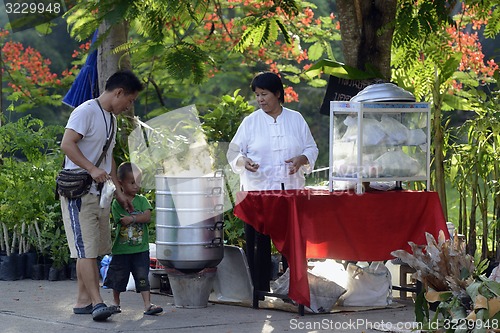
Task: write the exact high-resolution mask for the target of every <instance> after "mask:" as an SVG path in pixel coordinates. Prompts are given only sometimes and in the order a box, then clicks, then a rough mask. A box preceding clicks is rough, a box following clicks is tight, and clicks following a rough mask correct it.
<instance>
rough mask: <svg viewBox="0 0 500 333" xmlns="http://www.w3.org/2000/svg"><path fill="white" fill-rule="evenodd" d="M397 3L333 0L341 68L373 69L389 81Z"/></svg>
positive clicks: (392, 0) (387, 0)
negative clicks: (335, 8) (342, 55)
mask: <svg viewBox="0 0 500 333" xmlns="http://www.w3.org/2000/svg"><path fill="white" fill-rule="evenodd" d="M396 5H397V0H373V1H366V0H337V8H338V13H339V15H338V18H339V21H340V34H341V37H342V45H343V54H344V61H345V64H346V65H348V66H351V67H355V68H358V69H361V70H365V69H366V68H367V65H368V66H373V67H374V68H375V69H377V70H378V71H379V72H380V73H381V74H382V75H383V77H384V78H385V79H387V80H390V78H391V46H392V35H393V32H394V28H393V25H392V24H393V22H394V20H395V18H396V9H397V7H396Z"/></svg>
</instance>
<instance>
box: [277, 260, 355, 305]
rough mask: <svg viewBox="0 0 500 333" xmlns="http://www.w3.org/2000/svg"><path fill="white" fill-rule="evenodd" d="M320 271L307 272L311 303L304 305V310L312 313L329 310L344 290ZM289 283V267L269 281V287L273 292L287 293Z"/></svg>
mask: <svg viewBox="0 0 500 333" xmlns="http://www.w3.org/2000/svg"><path fill="white" fill-rule="evenodd" d="M321 273H322V272H320V271H319V270H317V271H316V273H313V272H311V271H308V272H307V280H308V282H309V292H310V294H309V296H310V300H311V304H310V307H306V310H308V311H310V312H314V313H325V312H330V311H331V310H332V309H333V307H334V306H335V304H337V301H338V299H339V297H340V296H341V295H342V294H343V293H345V292H346V290H345V289H344V287H342V286H340V285H338V284H337V283H336V282H335V281H333V280H330V279H328V278H326V277H324V276H321ZM289 285H290V269H287V270H286V271H285V273H283V275H282V276H280V277H279V278H278V279H277V280H276V281H274V282H271V289H272V291H273V293H275V294H280V295H287V294H288V290H289Z"/></svg>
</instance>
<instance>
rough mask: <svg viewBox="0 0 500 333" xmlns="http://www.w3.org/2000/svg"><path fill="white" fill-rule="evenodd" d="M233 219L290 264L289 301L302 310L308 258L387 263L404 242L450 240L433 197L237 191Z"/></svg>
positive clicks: (404, 193)
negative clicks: (253, 231) (265, 240)
mask: <svg viewBox="0 0 500 333" xmlns="http://www.w3.org/2000/svg"><path fill="white" fill-rule="evenodd" d="M234 214H235V215H236V216H237V217H239V218H241V219H242V220H243V221H245V222H246V223H248V224H250V225H252V226H253V227H254V228H255V229H256V230H257V231H258V232H260V233H263V234H266V235H269V236H270V237H271V239H272V241H273V243H274V245H275V246H276V249H277V250H278V251H279V252H280V253H282V254H283V255H284V256H285V257H286V258H287V260H288V263H289V267H290V288H289V294H288V296H289V297H290V298H292V299H293V300H295V301H296V302H298V303H300V304H304V305H306V306H309V305H310V303H309V302H310V298H309V285H308V281H307V258H333V259H344V260H352V261H380V260H389V259H392V258H393V257H392V256H391V252H392V251H394V250H398V249H403V250H406V251H409V252H410V246H409V244H408V243H409V242H413V243H415V244H426V243H427V242H426V233H430V234H432V235H433V236H434V237H435V238H437V237H438V234H439V231H440V230H443V231H444V232H445V235H446V237H449V236H448V232H447V227H446V221H445V218H444V214H443V210H442V207H441V202H440V200H439V196H438V195H437V193H436V192H423V191H387V192H383V191H374V192H366V193H364V194H362V195H358V194H355V193H353V192H337V191H335V192H329V191H327V190H284V191H249V192H239V193H238V194H237V205H236V207H235V209H234Z"/></svg>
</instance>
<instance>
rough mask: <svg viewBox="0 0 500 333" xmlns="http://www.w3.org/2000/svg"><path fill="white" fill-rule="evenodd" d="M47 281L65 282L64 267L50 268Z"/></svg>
mask: <svg viewBox="0 0 500 333" xmlns="http://www.w3.org/2000/svg"><path fill="white" fill-rule="evenodd" d="M48 280H49V281H61V280H66V267H61V268H56V267H50V269H49V277H48Z"/></svg>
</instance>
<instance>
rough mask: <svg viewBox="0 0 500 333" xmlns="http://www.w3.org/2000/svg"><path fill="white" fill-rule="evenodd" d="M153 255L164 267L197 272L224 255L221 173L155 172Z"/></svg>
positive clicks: (216, 261)
mask: <svg viewBox="0 0 500 333" xmlns="http://www.w3.org/2000/svg"><path fill="white" fill-rule="evenodd" d="M155 182H156V256H157V259H158V261H160V263H162V264H163V265H164V266H166V267H170V268H175V269H178V270H181V271H182V270H184V271H199V270H202V269H204V268H207V267H215V266H217V265H218V264H219V263H220V262H221V261H222V259H223V257H224V230H223V227H224V224H223V218H222V217H223V213H224V176H223V173H222V172H215V173H214V175H213V176H203V177H169V176H166V175H156V179H155Z"/></svg>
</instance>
